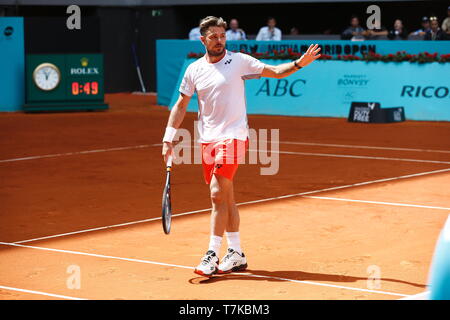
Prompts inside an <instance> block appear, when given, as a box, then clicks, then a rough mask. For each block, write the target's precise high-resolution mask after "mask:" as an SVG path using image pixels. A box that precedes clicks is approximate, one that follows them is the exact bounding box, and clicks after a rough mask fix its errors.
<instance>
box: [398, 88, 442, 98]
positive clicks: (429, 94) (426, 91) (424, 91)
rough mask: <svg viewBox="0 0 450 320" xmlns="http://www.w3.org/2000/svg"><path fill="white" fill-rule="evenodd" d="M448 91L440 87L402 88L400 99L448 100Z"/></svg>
mask: <svg viewBox="0 0 450 320" xmlns="http://www.w3.org/2000/svg"><path fill="white" fill-rule="evenodd" d="M449 93H450V89H449V88H448V87H444V86H440V87H436V86H403V88H402V92H401V94H400V96H401V97H409V98H420V97H422V98H438V99H444V98H450V94H449Z"/></svg>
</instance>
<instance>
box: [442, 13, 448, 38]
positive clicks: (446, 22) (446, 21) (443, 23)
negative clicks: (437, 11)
mask: <svg viewBox="0 0 450 320" xmlns="http://www.w3.org/2000/svg"><path fill="white" fill-rule="evenodd" d="M442 31H444V32H445V33H447V38H448V37H449V35H450V6H449V7H448V8H447V18H445V19H444V22H442Z"/></svg>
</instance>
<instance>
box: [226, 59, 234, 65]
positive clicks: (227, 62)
mask: <svg viewBox="0 0 450 320" xmlns="http://www.w3.org/2000/svg"><path fill="white" fill-rule="evenodd" d="M232 60H233V59H230V60H227V61H225V64H230V63H231V61H232Z"/></svg>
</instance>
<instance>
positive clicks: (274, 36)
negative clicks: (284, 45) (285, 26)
mask: <svg viewBox="0 0 450 320" xmlns="http://www.w3.org/2000/svg"><path fill="white" fill-rule="evenodd" d="M276 24H277V21H276V20H275V18H272V17H270V18H268V19H267V26H266V27H262V28H261V29H259V32H258V35H257V36H256V40H263V41H270V40H274V41H280V40H281V30H280V29H278V28H277V27H275V25H276Z"/></svg>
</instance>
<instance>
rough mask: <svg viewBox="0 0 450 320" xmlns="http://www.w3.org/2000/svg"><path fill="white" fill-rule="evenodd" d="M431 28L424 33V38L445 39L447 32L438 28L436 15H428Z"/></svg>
mask: <svg viewBox="0 0 450 320" xmlns="http://www.w3.org/2000/svg"><path fill="white" fill-rule="evenodd" d="M430 25H431V29H430V30H428V31H427V33H425V37H424V40H447V34H446V33H445V32H444V31H442V29H441V28H439V21H438V19H437V18H436V17H430Z"/></svg>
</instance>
